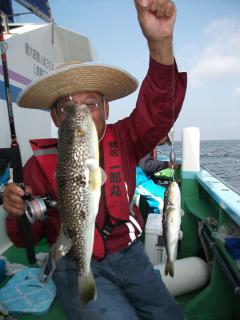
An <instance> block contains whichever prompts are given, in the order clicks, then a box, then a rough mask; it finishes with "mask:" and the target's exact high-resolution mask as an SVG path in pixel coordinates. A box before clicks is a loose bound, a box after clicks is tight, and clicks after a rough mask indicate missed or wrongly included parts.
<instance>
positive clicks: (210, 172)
mask: <svg viewBox="0 0 240 320" xmlns="http://www.w3.org/2000/svg"><path fill="white" fill-rule="evenodd" d="M200 167H201V169H203V170H206V171H207V172H208V173H209V174H211V175H212V176H213V177H214V178H216V179H217V180H219V181H220V182H221V183H223V184H224V185H225V186H226V187H228V188H229V189H231V190H232V191H233V192H235V193H236V194H237V195H239V196H240V191H239V190H237V189H236V188H234V187H233V186H232V185H231V184H230V183H228V182H226V181H225V180H224V179H222V178H221V177H219V176H218V175H216V174H215V173H214V172H212V171H211V170H210V169H209V168H207V167H206V166H203V165H201V166H200Z"/></svg>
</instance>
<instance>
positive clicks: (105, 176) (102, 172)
mask: <svg viewBox="0 0 240 320" xmlns="http://www.w3.org/2000/svg"><path fill="white" fill-rule="evenodd" d="M100 172H101V178H102V183H101V185H103V184H104V183H105V182H106V181H107V175H106V172H105V171H104V170H103V168H101V167H100Z"/></svg>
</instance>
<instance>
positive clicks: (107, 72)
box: [17, 61, 138, 109]
mask: <svg viewBox="0 0 240 320" xmlns="http://www.w3.org/2000/svg"><path fill="white" fill-rule="evenodd" d="M137 86H138V81H137V80H136V79H135V78H134V77H133V76H132V75H130V74H129V73H127V72H126V71H124V70H121V69H119V68H116V67H112V66H108V65H104V64H99V63H94V62H84V63H81V62H80V61H68V62H66V63H64V64H61V65H59V66H58V68H56V69H55V70H52V71H50V72H48V73H46V74H45V75H44V76H42V77H41V78H39V79H38V80H37V81H34V82H32V83H31V84H30V85H29V86H27V87H26V88H25V89H24V90H23V91H22V92H21V93H20V95H19V96H18V99H17V103H18V105H19V106H20V107H23V108H32V109H49V108H51V107H52V105H53V104H54V102H55V101H56V100H58V99H60V98H62V97H65V96H68V95H70V94H74V93H77V92H86V91H96V92H99V93H101V94H103V95H104V96H105V97H106V99H107V100H108V101H112V100H116V99H120V98H123V97H126V96H127V95H129V94H131V93H132V92H134V91H135V90H136V89H137Z"/></svg>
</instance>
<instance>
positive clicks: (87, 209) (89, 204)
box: [52, 104, 106, 304]
mask: <svg viewBox="0 0 240 320" xmlns="http://www.w3.org/2000/svg"><path fill="white" fill-rule="evenodd" d="M65 113H66V116H65V119H64V121H63V123H62V125H61V127H60V130H59V142H58V165H57V172H56V178H57V199H58V209H59V214H60V218H61V222H62V229H61V233H60V236H59V240H58V241H57V243H56V244H55V248H54V251H53V253H52V257H53V260H54V261H55V262H56V261H58V260H59V259H60V258H61V257H62V256H64V255H65V254H66V253H67V252H68V251H69V250H70V248H71V250H72V255H73V257H74V259H75V262H76V265H77V270H78V286H79V293H80V298H81V302H82V303H84V304H85V303H87V302H88V301H90V300H93V299H95V298H96V286H95V281H94V278H93V275H92V272H91V268H90V262H91V257H92V250H93V241H94V228H95V219H96V215H97V213H98V207H99V200H100V194H101V185H102V184H103V183H104V182H105V180H106V176H105V173H104V171H103V170H102V169H101V168H100V167H99V149H98V136H97V131H96V127H95V124H94V122H93V119H92V116H91V113H90V111H89V110H88V108H87V106H86V105H75V104H70V105H69V106H68V107H66V108H65Z"/></svg>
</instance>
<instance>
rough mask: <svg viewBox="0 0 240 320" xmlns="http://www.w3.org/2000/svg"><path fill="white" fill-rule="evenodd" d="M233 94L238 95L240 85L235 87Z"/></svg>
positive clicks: (239, 93)
mask: <svg viewBox="0 0 240 320" xmlns="http://www.w3.org/2000/svg"><path fill="white" fill-rule="evenodd" d="M233 95H234V96H240V87H239V88H236V89H235V90H234V92H233Z"/></svg>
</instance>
